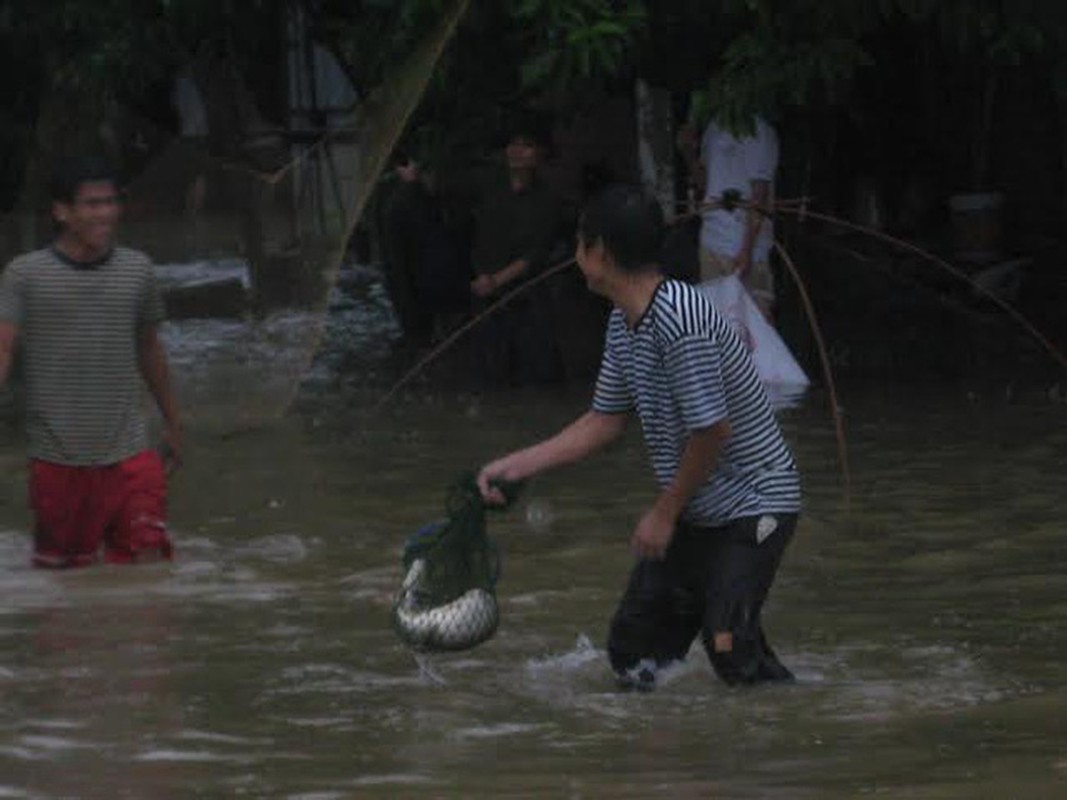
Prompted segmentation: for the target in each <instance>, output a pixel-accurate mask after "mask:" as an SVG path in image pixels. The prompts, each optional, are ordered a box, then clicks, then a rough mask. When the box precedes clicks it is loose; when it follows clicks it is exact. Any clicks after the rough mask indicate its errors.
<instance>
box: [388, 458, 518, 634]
mask: <svg viewBox="0 0 1067 800" xmlns="http://www.w3.org/2000/svg"><path fill="white" fill-rule="evenodd" d="M498 488H499V489H500V490H501V492H502V493H503V494H504V497H505V499H506V501H507V502H506V503H505V505H503V506H488V507H487V506H486V505H485V503H484V501H483V500H482V496H481V493H480V492H479V491H478V485H477V483H476V482H475V478H474V476H473V475H466V476H464V477H463V478H462V479H461V480H460V481H458V482H457V483H456V484H455V485H454V486H452V487H451V489H450V490H449V492H448V496H447V502H446V510H447V513H448V519H446V520H444V521H443V522H434V523H431V524H429V525H426V526H425V527H423V528H422V529H420V530H419V531H418V532H417V533H416V534H415V535H414V536H412V537H411V538H410V539H409V540H408V542H407V544H406V545H405V547H404V562H403V563H404V581H403V583H402V584H401V586H400V591H399V592H398V593H397V596H396V601H395V602H394V603H393V627H394V628H395V629H396V632H397V634H398V635H399V636H400V638H401V639H402V640H403V641H404V642H405V643H406V644H408V645H409V646H410V647H412V648H414V649H416V650H423V651H431V652H432V651H448V650H466V649H468V648H470V647H474V646H475V645H478V644H481V643H482V642H484V641H485V640H486V639H488V638H489V637H491V636H492V635H493V634H494V633H495V632H496V627H497V623H498V622H499V619H500V612H499V609H498V607H497V602H496V582H497V578H498V577H499V574H500V556H499V553H498V551H497V549H496V546H495V545H494V544H493V542H492V541H491V540H490V539H489V536H488V534H487V533H486V524H485V517H486V509H487V508H492V509H494V510H496V509H503V508H506V507H507V506H509V505H511V503H512V501H513V500H514V498H515V496H516V495H517V494H518V489H519V486H518V484H499V485H498Z"/></svg>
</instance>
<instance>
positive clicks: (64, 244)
mask: <svg viewBox="0 0 1067 800" xmlns="http://www.w3.org/2000/svg"><path fill="white" fill-rule="evenodd" d="M51 198H52V214H53V216H54V217H55V220H56V222H57V224H58V226H59V235H58V236H57V238H56V239H55V241H54V242H53V243H52V244H51V245H50V246H49V247H46V248H44V249H41V250H37V251H34V252H32V253H26V254H24V255H21V256H19V257H17V258H15V259H14V260H13V261H12V262H11V263H10V264H9V265H8V266H7V268H6V269H5V270H4V273H3V276H2V278H0V383H3V382H5V381H6V380H7V377H8V374H9V372H10V369H11V363H12V358H13V355H14V352H15V348H16V344H18V346H19V348H20V350H21V357H22V366H23V373H24V377H25V390H26V428H27V430H26V434H27V441H28V448H29V457H30V492H29V493H30V505H31V507H32V508H33V511H34V514H35V516H36V527H35V531H34V555H33V563H34V565H35V566H38V567H52V568H62V567H79V566H85V565H88V564H92V563H94V562H95V561H97V560H98V558H99V556H100V551H101V549H102V550H103V558H104V560H105V561H108V562H111V563H132V562H140V561H155V560H158V559H169V558H170V557H171V542H170V538H169V536H168V535H167V528H166V521H165V513H166V470H165V467H164V464H163V460H162V458H161V456H160V455H159V453H158V452H157V451H156V450H154V449H152V448H150V447H149V445H148V434H147V422H146V419H145V414H144V409H143V397H142V383H143V384H144V385H146V386H147V387H148V390H149V392H150V393H151V395H152V397H153V399H154V400H155V403H156V405H157V406H158V407H159V410H160V413H161V414H162V416H163V422H164V431H163V439H164V446H165V449H166V450H167V452H169V453H170V454H172V457H173V459H172V466H177V465H178V464H180V462H181V453H182V432H181V422H180V419H179V415H178V409H177V405H176V403H175V400H174V394H173V392H172V390H171V382H170V373H169V369H168V367H167V360H166V356H165V354H164V351H163V346H162V344H161V343H160V341H159V338H158V336H157V332H156V328H157V326H158V324H159V323H160V322H161V321H162V319H163V304H162V300H161V299H160V295H159V291H158V289H157V287H156V282H155V276H154V272H153V267H152V262H151V261H150V260H149V259H148V258H147V257H146V256H145V255H143V254H142V253H139V252H137V251H135V250H130V249H127V248H124V247H117V246H115V243H114V239H115V231H116V227H117V225H118V220H119V215H120V209H119V194H118V189H117V180H116V176H115V173H114V172H113V171H112V169H111V167H110V166H109V165H108V163H107V162H106V161H104V160H102V159H98V158H94V157H73V158H68V159H64V160H62V161H61V162H60V163H59V164H58V165H57V169H56V172H55V175H54V177H53V181H52V186H51Z"/></svg>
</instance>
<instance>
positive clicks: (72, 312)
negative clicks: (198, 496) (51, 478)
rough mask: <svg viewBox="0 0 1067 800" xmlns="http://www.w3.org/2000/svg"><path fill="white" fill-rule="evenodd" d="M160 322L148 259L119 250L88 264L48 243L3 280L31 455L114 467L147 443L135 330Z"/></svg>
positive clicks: (0, 305) (1, 301)
mask: <svg viewBox="0 0 1067 800" xmlns="http://www.w3.org/2000/svg"><path fill="white" fill-rule="evenodd" d="M162 318H163V304H162V301H161V299H160V295H159V291H158V289H157V287H156V281H155V275H154V271H153V268H152V262H151V261H150V260H149V259H148V257H147V256H145V255H143V254H142V253H139V252H137V251H135V250H129V249H127V248H123V247H119V248H116V249H115V250H113V251H112V252H111V253H110V254H109V255H108V257H107V258H105V259H103V260H101V261H99V262H97V263H94V264H91V265H84V264H76V263H73V262H71V261H69V260H67V259H66V258H64V257H63V256H62V255H60V254H59V253H58V252H56V251H55V250H53V249H52V248H46V249H43V250H37V251H34V252H32V253H27V254H25V255H22V256H19V257H18V258H16V259H15V260H13V261H12V262H11V263H10V264H9V265H8V266H7V268H6V269H5V270H4V274H3V277H2V279H0V320H3V321H5V322H10V323H13V324H14V325H15V327H16V328H17V329H18V333H19V339H20V346H21V351H22V357H23V358H22V361H23V369H24V374H25V381H26V416H27V419H26V429H27V430H26V433H27V438H28V449H29V453H28V454H29V456H30V458H37V459H42V460H44V461H51V462H54V463H57V464H68V465H73V466H98V465H104V464H114V463H117V462H119V461H121V460H123V459H125V458H128V457H129V456H132V455H134V454H136V453H138V452H140V451H141V450H144V449H145V448H146V447H147V434H146V423H145V416H144V413H143V405H144V403H143V399H144V396H143V390H142V386H143V383H142V378H141V374H140V370H139V367H138V359H137V339H138V336H137V333H138V329H139V328H140V327H141V326H142V325H155V324H157V323H159V322H160V321H161V320H162Z"/></svg>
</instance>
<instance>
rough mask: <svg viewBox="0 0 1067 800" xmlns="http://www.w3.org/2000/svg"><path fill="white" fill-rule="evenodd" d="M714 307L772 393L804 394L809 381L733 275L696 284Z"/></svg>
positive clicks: (738, 279)
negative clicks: (736, 334) (729, 325)
mask: <svg viewBox="0 0 1067 800" xmlns="http://www.w3.org/2000/svg"><path fill="white" fill-rule="evenodd" d="M698 288H699V289H700V290H701V291H702V292H704V294H705V295H707V297H708V299H709V300H711V302H712V304H714V306H715V309H716V310H717V311H718V312H719V313H720V314H722V315H723V316H724V317H726V319H727V320H728V321H729V322H730V324H731V325H733V326H734V329H735V330H736V331H737V333H738V335H739V336H740V337H741V341H743V342H744V343H745V345H746V346H747V347H748V352H749V355H750V356H752V361H753V362H754V363H755V365H756V372H758V373H759V376H760V379H761V380H762V381H763V383H764V385H765V386H767V388H768V390H769V391H770V393H771V394H772V395H778V394H784V395H794V394H801V393H803V391H804V389H806V388H807V387H808V385H809V384H810V383H811V381H809V380H808V376H807V375H805V374H804V370H803V369H801V367H800V364H798V363H797V360H796V359H795V358H793V354H792V353H790V352H789V348H788V347H786V344H785V342H783V341H782V337H781V336H779V335H778V331H776V330H775V329H774V327H773V326H772V325H771V324H770V323H769V322H767V320H766V319H765V318H764V316H763V314H761V313H760V310H759V307H758V306H757V305H756V303H755V301H754V300H753V299H752V297H751V295H749V293H748V291H747V290H746V289H745V286H744V284H743V283H741V279H740V278H738V277H737V276H736V275H727V276H726V277H724V278H715V279H714V280H710V281H706V282H704V283H702V284H700V286H699V287H698Z"/></svg>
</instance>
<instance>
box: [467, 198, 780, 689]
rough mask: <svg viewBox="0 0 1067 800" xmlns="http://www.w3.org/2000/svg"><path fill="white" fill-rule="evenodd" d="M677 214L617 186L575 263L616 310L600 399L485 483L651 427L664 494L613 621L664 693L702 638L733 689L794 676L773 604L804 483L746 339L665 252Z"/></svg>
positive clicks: (487, 494) (592, 216) (624, 665)
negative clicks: (631, 420)
mask: <svg viewBox="0 0 1067 800" xmlns="http://www.w3.org/2000/svg"><path fill="white" fill-rule="evenodd" d="M663 232H664V224H663V215H662V212H661V210H660V208H659V206H658V205H657V204H656V202H655V201H654V200H653V199H651V198H650V197H648V196H647V195H646V194H645V193H643V192H642V191H641V190H639V189H636V188H631V187H628V186H614V187H611V188H609V189H608V190H607V191H605V192H604V193H603V194H602V195H600V196H599V197H597V198H594V199H593V200H592V201H591V202H590V203H589V204H588V205H587V206H586V208H585V210H584V213H583V215H582V217H581V220H580V222H579V224H578V246H577V253H576V258H577V260H578V265H579V267H580V268H581V270H582V273H583V274H584V275H585V279H586V283H587V284H588V286H589V288H590V290H592V291H593V292H596V293H597V294H600V295H603V296H604V297H606V298H607V299H608V300H610V301H611V302H612V304H613V305H614V310H613V311H612V314H611V317H610V318H609V320H608V327H607V335H606V340H605V347H604V354H603V357H602V360H601V366H600V374H599V377H598V379H597V383H596V390H595V393H594V396H593V407H592V409H591V410H590V411H588V412H586V413H585V414H583V415H582V416H581V417H579V418H578V419H577V420H575V421H574V422H573V423H571V424H570V425H569V426H567V427H566V428H564V429H563V430H562V431H560V432H559V433H558V434H556V435H555V436H553V437H551V438H549V439H546V440H544V441H541V442H539V443H537V444H535V445H533V446H531V447H527V448H525V449H522V450H517V451H515V452H513V453H510V454H508V455H506V456H504V457H502V458H500V459H498V460H496V461H493V462H492V463H490V464H488V465H486V466H485V467H483V468H482V470H481V472H480V474H479V476H478V484H479V488H480V489H481V492H482V494H483V496H484V498H485V499H486V501H488V502H496V503H499V502H502V500H503V498H502V497H501V496H500V494H499V492H498V491H497V490H496V489H495V488H492V487H491V486H490V481H493V480H507V481H516V480H522V479H524V478H528V477H530V476H533V475H536V474H538V473H540V472H544V471H546V470H548V469H551V468H554V467H558V466H561V465H563V464H567V463H571V462H574V461H578V460H579V459H581V458H583V457H585V456H587V455H589V454H590V453H592V452H594V451H596V450H599V449H600V448H602V447H604V446H605V445H607V444H608V443H610V442H612V441H613V440H615V439H616V438H618V437H619V435H620V434H621V433H622V431H623V429H624V427H625V425H626V420H627V418H628V417H629V415H630V413H631V412H636V414H637V416H638V418H639V419H640V420H641V426H642V430H643V432H644V437H645V442H646V445H647V447H648V450H649V453H650V454H651V458H652V466H653V469H654V472H655V474H656V478H657V481H658V483H659V487H660V493H659V496H658V497H657V498H656V501H655V502H654V503H653V504H652V507H651V508H650V509H649V510H648V511H646V512H645V514H644V515H643V516H642V517H641V519H640V521H639V522H638V524H637V527H636V528H635V529H634V532H633V536H632V538H631V545H632V546H633V549H634V551H635V553H636V555H637V557H638V561H637V564H636V565H635V566H634V569H633V572H632V574H631V576H630V581H629V585H628V586H627V588H626V591H625V593H624V595H623V597H622V600H621V602H620V603H619V607H618V610H617V611H616V612H615V617H614V619H613V620H612V623H611V630H610V634H609V638H608V652H609V654H610V657H611V665H612V667H613V668H614V670H615V672H616V674H617V675H618V677H619V681H620V684H621V685H622V686H624V687H627V688H638V689H651V688H653V686H654V685H655V681H656V672H657V670H658V669H660V668H662V667H663V666H665V665H667V664H669V663H670V662H672V661H675V660H678V659H681V658H684V657H685V655H686V653H687V651H688V650H689V646H690V644H691V643H692V641H693V638H694V637H695V636H696V635H697V633H698V632H699V633H700V635H701V640H702V642H703V644H704V648H705V650H706V651H707V654H708V657H709V659H710V660H711V664H712V666H713V667H714V669H715V672H716V673H717V674H718V675H719V677H720V678H722V680H724V681H725V682H726V683H728V684H750V683H758V682H762V681H783V680H791V679H792V674H791V673H790V672H789V670H788V669H786V668H785V667H784V666H782V664H781V663H780V662H779V661H778V659H777V658H776V657H775V655H774V653H773V651H772V650H771V648H770V647H769V646H768V644H767V641H766V638H765V637H764V634H763V628H762V626H761V624H760V611H761V609H762V607H763V602H764V600H765V599H766V596H767V592H768V590H769V589H770V586H771V583H772V581H773V580H774V575H775V572H776V571H777V569H778V564H779V562H780V560H781V558H782V553H783V552H784V550H785V548H786V545H787V544H788V543H789V541H790V539H791V538H792V536H793V532H794V530H795V528H796V522H797V514H798V512H799V510H800V480H799V476H798V473H797V469H796V463H795V462H794V460H793V456H792V454H791V453H790V450H789V448H788V446H787V445H786V443H785V441H784V439H783V438H782V434H781V431H780V429H779V427H778V423H777V420H776V419H775V417H774V414H773V412H772V410H771V406H770V403H769V401H768V399H767V395H766V393H765V392H764V389H763V387H762V384H761V383H760V380H759V378H758V376H757V375H756V370H755V368H754V367H753V365H752V361H751V360H750V358H749V356H748V353H747V351H746V350H745V347H744V345H743V344H742V342H741V340H740V339H739V338H738V337H737V335H736V334H735V333H734V331H733V328H732V327H731V326H730V324H729V323H728V322H727V321H726V320H725V319H724V318H723V317H722V316H720V315H719V313H718V312H716V311H715V310H714V308H713V307H712V306H711V305H710V303H709V302H708V301H707V300H706V299H705V297H704V296H703V295H702V294H701V293H700V292H699V291H697V290H696V289H694V288H692V287H690V286H688V285H687V284H684V283H680V282H678V281H673V280H668V279H666V278H664V277H663V275H662V273H661V272H660V269H659V265H658V264H657V258H658V253H659V248H660V243H661V240H662V237H663Z"/></svg>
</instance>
